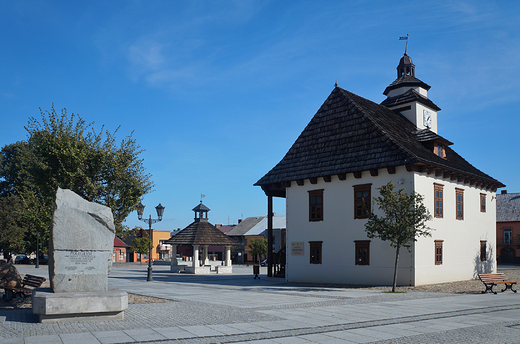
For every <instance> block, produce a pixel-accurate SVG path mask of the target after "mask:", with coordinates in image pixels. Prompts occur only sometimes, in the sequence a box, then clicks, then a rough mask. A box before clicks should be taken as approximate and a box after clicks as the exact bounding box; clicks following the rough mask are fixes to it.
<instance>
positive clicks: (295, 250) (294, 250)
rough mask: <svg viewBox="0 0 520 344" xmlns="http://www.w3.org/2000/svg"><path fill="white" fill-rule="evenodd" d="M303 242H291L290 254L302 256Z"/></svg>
mask: <svg viewBox="0 0 520 344" xmlns="http://www.w3.org/2000/svg"><path fill="white" fill-rule="evenodd" d="M303 248H304V243H303V242H291V255H292V256H303V252H304V251H303Z"/></svg>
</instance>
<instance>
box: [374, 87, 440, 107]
mask: <svg viewBox="0 0 520 344" xmlns="http://www.w3.org/2000/svg"><path fill="white" fill-rule="evenodd" d="M411 102H419V103H421V104H423V105H426V106H427V107H429V108H430V109H433V110H435V111H439V110H440V109H441V108H440V107H438V106H437V105H435V104H434V103H433V102H432V101H431V100H430V99H428V98H426V97H425V96H423V95H420V94H419V92H417V91H416V90H414V89H409V90H408V91H406V92H405V93H403V94H400V95H398V96H395V97H390V98H386V99H385V100H383V102H382V103H381V105H384V106H386V107H394V106H397V105H401V104H406V103H411Z"/></svg>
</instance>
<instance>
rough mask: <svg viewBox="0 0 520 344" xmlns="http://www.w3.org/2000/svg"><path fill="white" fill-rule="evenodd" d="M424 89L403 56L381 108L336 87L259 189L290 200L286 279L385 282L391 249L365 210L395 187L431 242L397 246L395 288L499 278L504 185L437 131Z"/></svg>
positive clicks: (432, 106) (388, 277)
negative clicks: (413, 203) (419, 214)
mask: <svg viewBox="0 0 520 344" xmlns="http://www.w3.org/2000/svg"><path fill="white" fill-rule="evenodd" d="M429 89H430V86H428V85H427V84H425V83H424V82H422V81H421V80H419V79H417V78H416V77H415V65H414V64H413V63H412V59H411V58H410V57H409V56H408V55H407V54H406V53H405V54H404V56H403V57H402V58H401V60H400V62H399V65H398V67H397V79H396V80H395V81H394V82H392V83H391V84H390V85H389V86H388V87H387V88H386V89H385V91H384V92H383V94H384V95H386V96H387V98H386V99H385V100H384V101H383V102H382V103H381V104H377V103H374V102H372V101H370V100H367V99H365V98H362V97H360V96H358V95H356V94H353V93H351V92H348V91H346V90H344V89H342V88H340V87H338V86H336V87H335V88H334V90H333V91H332V93H331V94H330V95H329V97H328V98H327V99H326V100H325V102H324V103H323V105H322V106H321V108H320V109H319V110H318V112H317V113H316V114H315V115H314V117H313V118H312V120H311V121H310V123H309V124H308V125H307V127H306V128H305V129H304V130H303V132H302V133H301V135H300V136H299V137H298V139H297V140H296V142H295V143H294V144H293V146H292V147H291V148H290V149H289V151H288V152H287V154H286V155H285V157H284V158H283V159H282V160H281V161H280V162H279V163H278V164H277V165H276V166H275V167H274V168H273V169H272V170H271V171H269V172H268V173H267V174H266V175H265V176H264V177H262V178H261V179H260V180H259V181H258V182H257V183H255V185H258V186H261V187H262V189H263V190H264V192H265V193H266V195H267V196H268V208H269V209H268V214H271V213H272V197H284V198H286V208H287V209H286V215H287V217H286V220H287V234H286V235H287V236H286V243H287V244H286V245H287V246H286V270H285V271H286V275H285V278H286V280H287V281H289V282H319V283H341V284H370V285H390V284H391V283H392V280H393V270H394V259H395V249H393V248H392V247H390V244H389V242H383V241H381V240H379V239H369V238H368V237H367V235H366V233H365V223H366V221H367V213H366V209H365V208H364V206H363V202H365V201H364V200H366V206H368V207H369V208H370V207H371V206H372V205H371V198H372V197H375V196H379V192H378V190H377V189H378V188H379V187H381V186H383V185H386V184H387V183H388V182H389V181H391V182H392V183H393V184H394V185H396V187H397V189H400V188H404V189H405V190H406V191H407V192H412V191H416V192H418V193H420V194H421V195H423V196H424V204H425V205H426V207H427V208H428V209H429V211H430V213H431V214H432V216H433V220H432V221H430V222H429V223H428V226H429V227H431V228H433V229H435V230H434V231H432V236H431V237H421V238H419V239H418V241H417V242H415V243H414V244H413V245H412V247H411V252H410V253H409V252H408V251H407V250H401V255H400V262H399V272H398V285H421V284H430V283H441V282H449V281H459V280H468V279H472V278H475V277H476V274H477V273H480V272H496V252H495V247H496V243H495V241H496V239H495V237H496V235H495V228H496V223H495V221H496V215H495V214H496V203H495V192H496V189H497V188H499V187H503V186H504V185H503V184H502V183H500V182H499V181H497V180H495V179H494V178H492V177H490V176H488V175H487V174H485V173H483V172H481V171H480V170H478V169H477V168H475V167H473V166H472V165H471V164H469V163H468V162H467V161H466V160H465V159H463V158H462V157H461V156H460V155H458V154H457V153H456V152H455V151H454V150H453V149H452V148H451V147H450V146H451V145H452V142H450V141H448V140H447V139H445V138H443V137H441V136H440V135H438V133H437V123H438V122H437V111H439V110H440V108H439V107H437V106H436V105H435V104H434V103H433V102H432V101H431V100H430V99H428V94H427V93H428V90H429Z"/></svg>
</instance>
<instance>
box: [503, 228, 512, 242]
mask: <svg viewBox="0 0 520 344" xmlns="http://www.w3.org/2000/svg"><path fill="white" fill-rule="evenodd" d="M512 243H513V229H512V228H504V244H506V245H511V244H512Z"/></svg>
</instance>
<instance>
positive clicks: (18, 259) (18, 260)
mask: <svg viewBox="0 0 520 344" xmlns="http://www.w3.org/2000/svg"><path fill="white" fill-rule="evenodd" d="M25 258H27V256H26V255H25V254H17V255H16V257H15V258H14V263H15V264H21V262H22V260H23V259H25Z"/></svg>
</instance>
